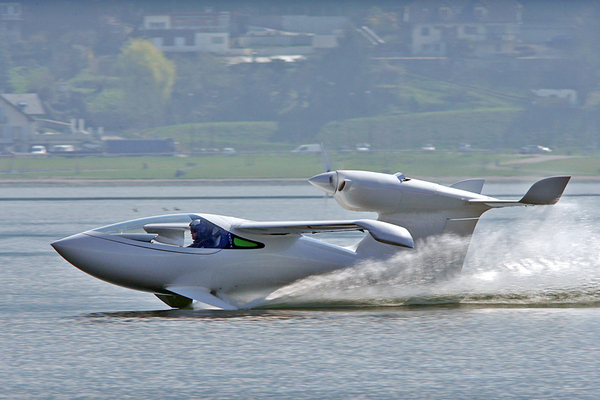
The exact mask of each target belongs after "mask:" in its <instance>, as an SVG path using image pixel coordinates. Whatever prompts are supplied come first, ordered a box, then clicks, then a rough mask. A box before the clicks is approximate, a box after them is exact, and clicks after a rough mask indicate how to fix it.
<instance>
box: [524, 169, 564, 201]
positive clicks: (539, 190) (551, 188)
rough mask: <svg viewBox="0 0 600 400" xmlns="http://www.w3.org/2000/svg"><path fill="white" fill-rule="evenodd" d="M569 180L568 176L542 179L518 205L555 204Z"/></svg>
mask: <svg viewBox="0 0 600 400" xmlns="http://www.w3.org/2000/svg"><path fill="white" fill-rule="evenodd" d="M570 179H571V177H570V176H554V177H552V178H546V179H542V180H541V181H538V182H536V183H534V184H533V186H532V187H531V188H530V189H529V191H528V192H527V193H526V194H525V196H523V198H522V199H521V200H520V201H519V203H523V204H538V205H550V204H556V203H557V202H558V200H559V199H560V196H562V194H563V192H564V190H565V188H566V187H567V183H569V180H570Z"/></svg>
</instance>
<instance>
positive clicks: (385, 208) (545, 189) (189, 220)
mask: <svg viewBox="0 0 600 400" xmlns="http://www.w3.org/2000/svg"><path fill="white" fill-rule="evenodd" d="M569 179H570V177H569V176H557V177H552V178H546V179H543V180H540V181H538V182H537V183H535V184H534V185H533V186H531V188H530V189H529V191H528V192H527V193H526V194H525V196H523V198H521V199H520V200H499V199H495V198H492V197H488V196H484V195H481V194H480V193H481V189H482V187H483V183H484V181H483V180H479V179H476V180H466V181H461V182H458V183H455V184H454V185H452V186H450V187H447V186H442V185H438V184H435V183H431V182H426V181H422V180H417V179H411V178H407V177H405V176H404V174H402V173H397V174H395V175H391V174H383V173H376V172H365V171H333V172H327V173H323V174H320V175H317V176H314V177H313V178H311V179H309V182H310V183H311V184H313V185H314V186H316V187H317V188H319V189H321V190H323V191H324V192H326V193H328V194H330V195H332V196H333V197H334V198H335V200H336V201H337V202H338V203H339V204H340V205H341V206H342V207H344V208H346V209H348V210H354V211H371V212H376V213H378V218H377V220H369V219H358V220H349V221H277V222H255V221H248V220H244V219H239V218H234V217H226V216H221V215H212V214H176V215H163V216H155V217H150V218H143V219H136V220H132V221H127V222H121V223H118V224H114V225H109V226H105V227H101V228H97V229H92V230H89V231H86V232H83V233H79V234H76V235H73V236H70V237H67V238H65V239H62V240H59V241H57V242H54V243H52V246H53V247H54V249H56V251H58V253H60V255H61V256H63V257H64V258H65V259H66V260H67V261H68V262H70V263H71V264H73V265H74V266H75V267H77V268H79V269H81V270H82V271H84V272H86V273H88V274H90V275H92V276H94V277H96V278H99V279H102V280H105V281H107V282H110V283H113V284H115V285H120V286H124V287H127V288H131V289H135V290H141V291H146V292H150V293H154V294H155V295H156V296H157V297H158V298H159V299H161V300H162V301H163V302H165V303H166V304H167V305H169V306H171V307H174V308H186V307H190V306H191V304H192V302H193V301H194V300H196V301H197V302H200V303H202V304H199V306H204V307H208V308H217V309H225V310H235V309H238V308H251V307H253V306H255V305H257V304H260V300H261V299H265V298H266V296H268V294H270V293H272V292H273V291H275V290H277V289H279V288H281V287H283V286H285V285H288V284H290V283H292V282H294V281H296V280H299V279H302V278H305V277H307V276H310V275H315V274H324V273H327V272H330V271H334V270H338V269H341V268H347V267H350V266H353V265H356V264H358V263H360V262H363V261H365V260H376V259H385V258H387V257H391V256H393V255H395V254H397V253H398V252H399V251H411V250H410V249H412V248H415V247H419V245H420V243H423V241H424V239H426V238H430V237H434V236H440V235H446V234H449V235H459V236H462V237H465V238H466V239H467V240H466V243H467V246H464V247H465V248H464V249H460V250H459V253H460V254H461V256H460V257H459V258H460V259H459V260H458V262H455V263H453V265H452V266H451V268H452V269H453V270H454V272H459V271H460V269H461V268H462V264H463V261H464V256H465V255H466V252H467V247H468V239H470V237H471V236H472V234H473V231H474V229H475V225H476V224H477V221H478V220H479V217H480V216H481V215H482V214H483V213H484V212H486V211H487V210H490V209H492V208H499V207H507V206H528V205H549V204H555V203H556V202H557V201H558V200H559V198H560V197H561V195H562V193H563V191H564V189H565V187H566V185H567V183H568V182H569ZM349 230H359V231H363V232H367V234H366V235H365V236H364V238H362V239H361V240H360V242H359V243H356V244H355V245H353V246H350V247H341V246H337V245H334V244H331V243H327V242H324V241H321V240H317V239H314V238H312V237H310V236H306V234H313V233H319V232H336V231H349ZM190 236H192V237H193V239H194V241H193V242H192V243H191V244H190V242H191V241H192V239H190Z"/></svg>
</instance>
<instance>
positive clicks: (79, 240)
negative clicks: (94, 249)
mask: <svg viewBox="0 0 600 400" xmlns="http://www.w3.org/2000/svg"><path fill="white" fill-rule="evenodd" d="M89 240H90V237H89V236H87V235H84V234H82V233H78V234H77V235H73V236H69V237H67V238H64V239H61V240H57V241H56V242H54V243H51V244H50V245H51V246H52V247H53V248H54V250H56V252H57V253H58V254H60V255H61V256H62V257H63V258H64V259H65V260H67V261H68V262H70V263H71V264H73V265H74V266H76V267H77V268H80V266H79V265H77V264H76V259H77V258H79V256H80V255H81V252H82V249H85V247H87V246H86V243H87V242H88V241H89Z"/></svg>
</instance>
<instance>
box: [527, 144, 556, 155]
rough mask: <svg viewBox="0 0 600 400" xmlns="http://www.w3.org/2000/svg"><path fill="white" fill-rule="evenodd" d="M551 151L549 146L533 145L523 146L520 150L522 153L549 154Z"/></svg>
mask: <svg viewBox="0 0 600 400" xmlns="http://www.w3.org/2000/svg"><path fill="white" fill-rule="evenodd" d="M551 152H552V150H550V149H549V148H548V147H544V146H533V145H529V146H525V147H521V150H519V153H521V154H548V153H551Z"/></svg>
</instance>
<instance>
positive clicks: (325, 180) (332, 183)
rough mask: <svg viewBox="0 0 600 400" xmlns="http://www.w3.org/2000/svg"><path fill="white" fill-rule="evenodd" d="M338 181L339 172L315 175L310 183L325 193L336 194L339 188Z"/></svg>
mask: <svg viewBox="0 0 600 400" xmlns="http://www.w3.org/2000/svg"><path fill="white" fill-rule="evenodd" d="M337 180H338V179H337V172H335V171H332V172H325V173H322V174H319V175H315V176H313V177H312V178H310V179H309V180H308V182H310V184H311V185H313V186H316V187H318V188H319V189H321V190H322V191H324V192H325V193H329V194H334V193H335V191H336V188H337Z"/></svg>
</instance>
